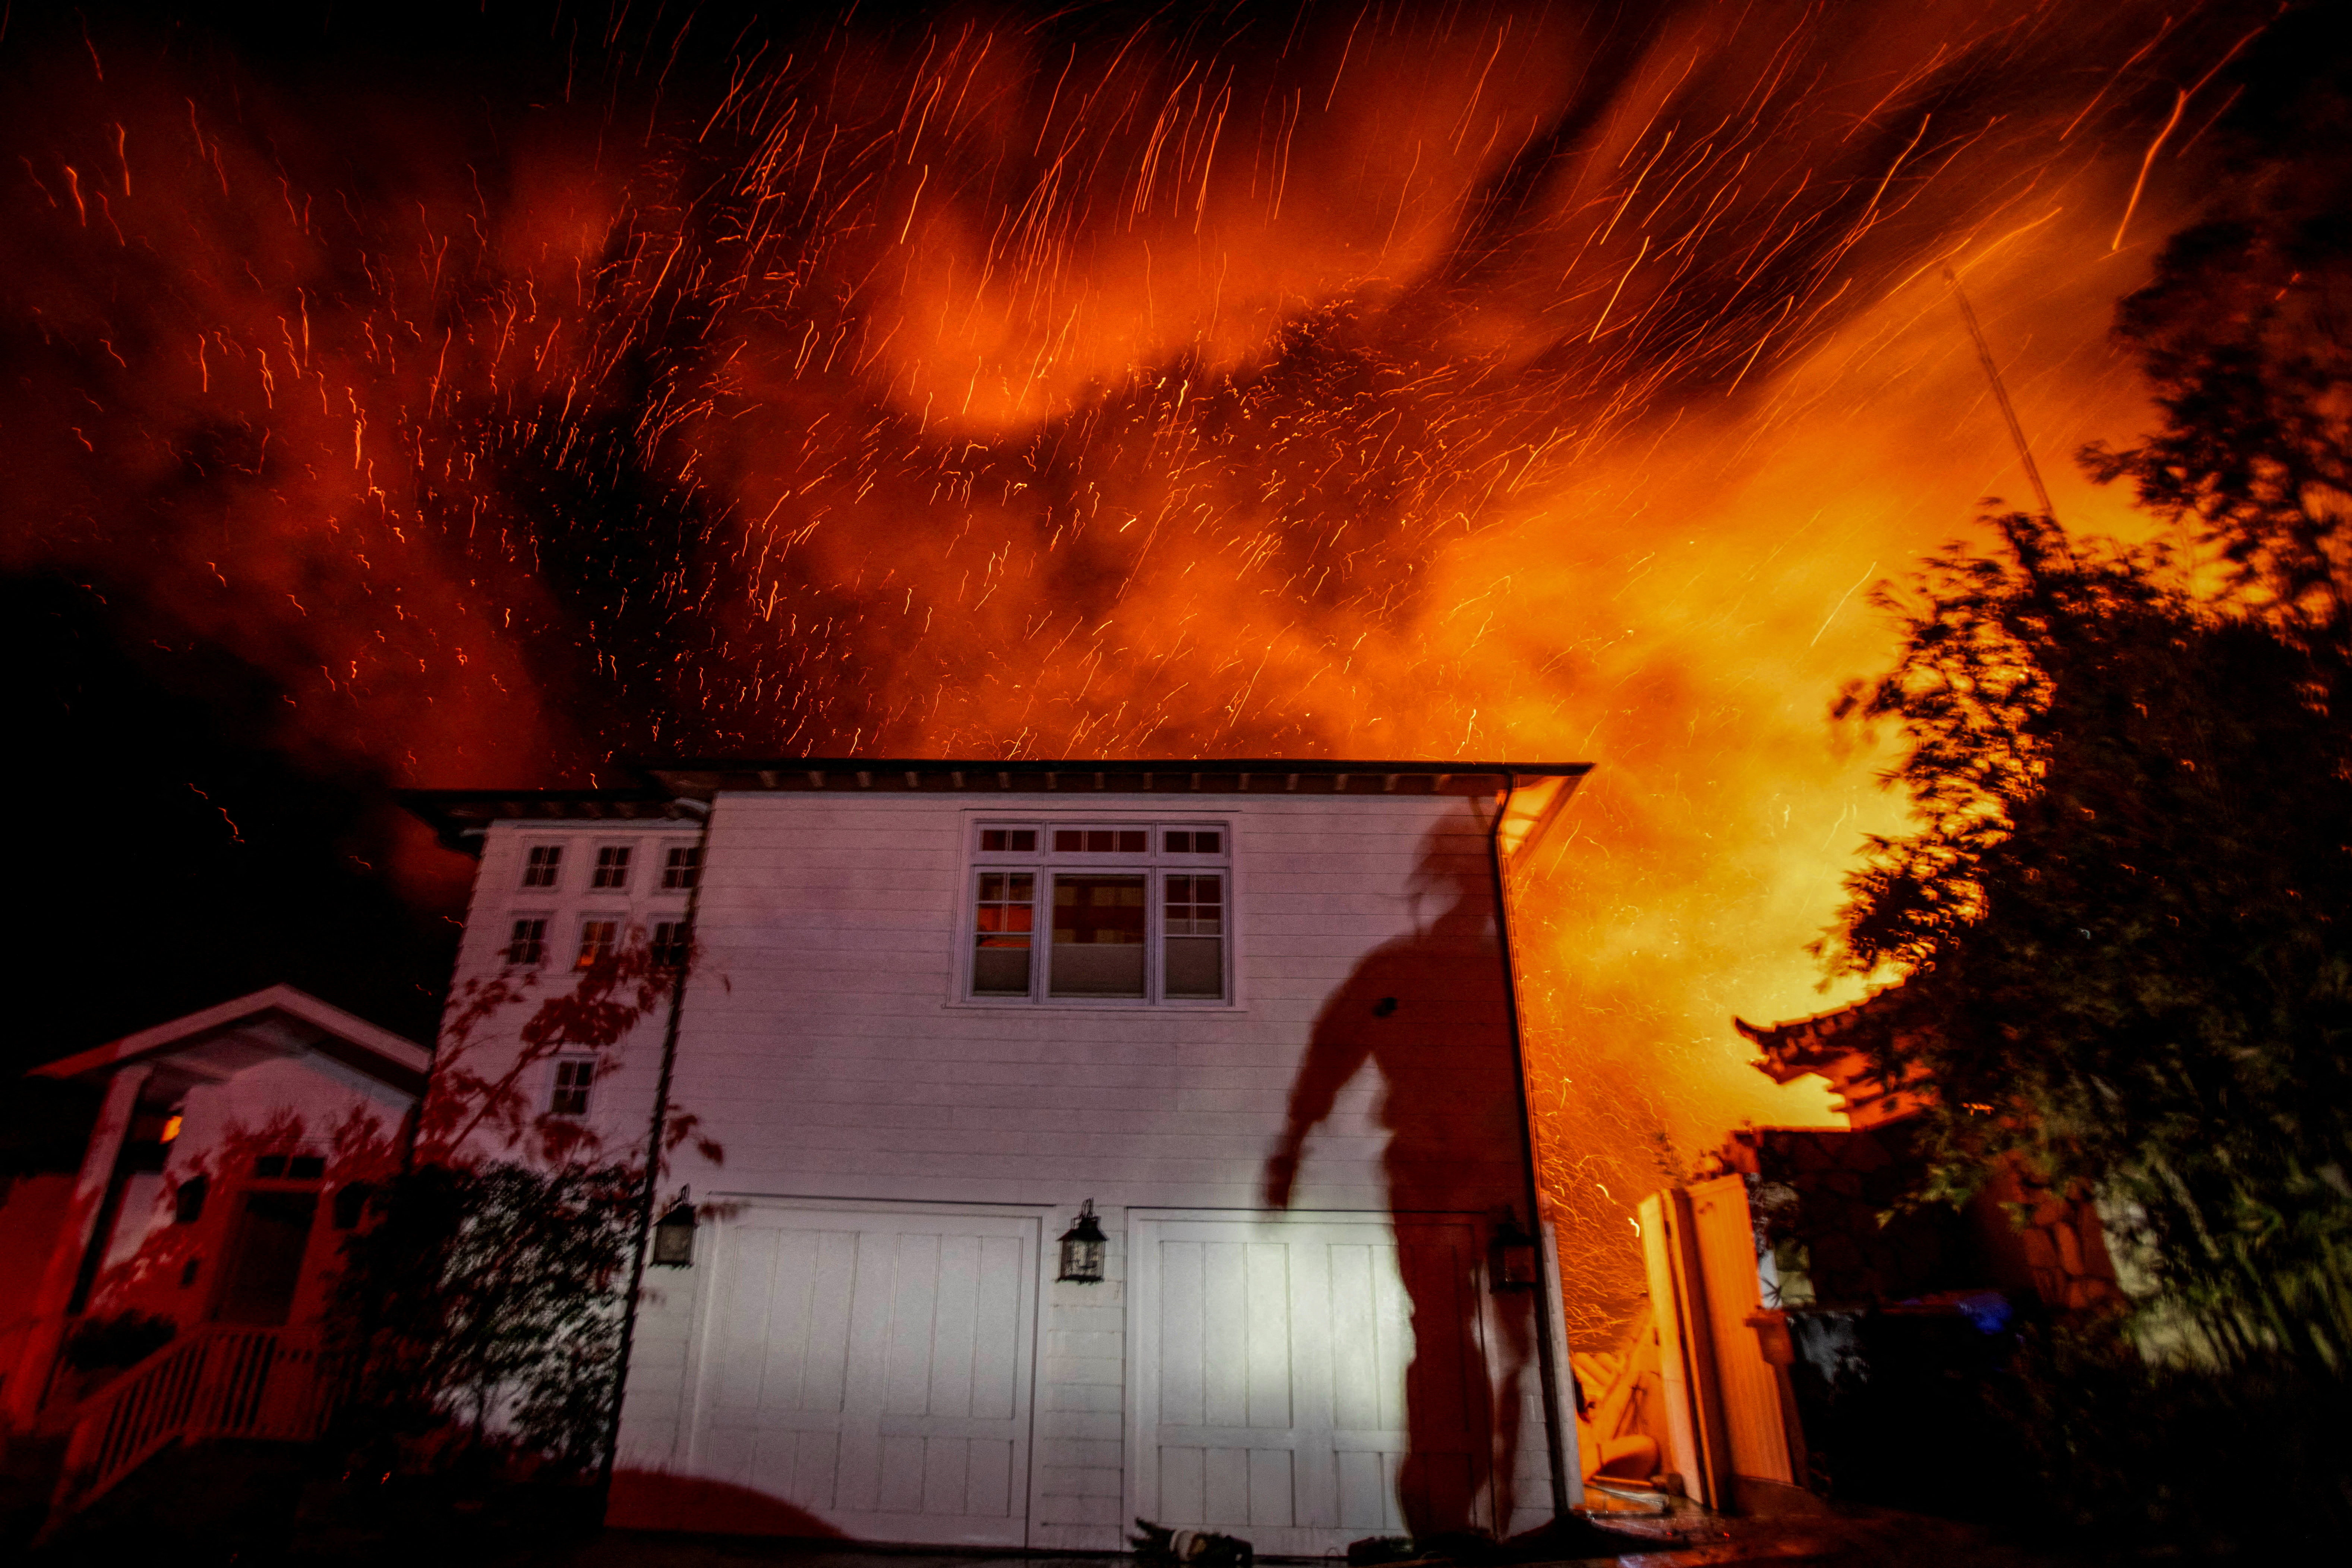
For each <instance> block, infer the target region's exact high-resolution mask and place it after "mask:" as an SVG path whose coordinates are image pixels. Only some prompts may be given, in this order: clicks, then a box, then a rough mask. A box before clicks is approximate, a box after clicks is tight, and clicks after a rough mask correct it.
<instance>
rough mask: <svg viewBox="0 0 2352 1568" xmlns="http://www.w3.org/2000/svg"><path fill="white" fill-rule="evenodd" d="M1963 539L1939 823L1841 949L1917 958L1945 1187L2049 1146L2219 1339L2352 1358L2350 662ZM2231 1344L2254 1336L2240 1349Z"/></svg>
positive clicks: (2066, 560) (1891, 862)
mask: <svg viewBox="0 0 2352 1568" xmlns="http://www.w3.org/2000/svg"><path fill="white" fill-rule="evenodd" d="M2000 526H2001V528H2002V530H2003V532H2004V535H2005V537H2006V538H2007V540H2008V542H2009V552H2008V553H2007V555H2006V557H2005V558H1979V557H1971V556H1968V555H1965V554H1962V553H1958V552H1955V553H1952V554H1948V555H1947V556H1944V557H1941V558H1939V559H1937V561H1936V562H1934V563H1932V565H1931V568H1930V572H1929V574H1928V575H1927V578H1926V579H1925V580H1924V582H1923V584H1922V587H1923V590H1924V602H1923V603H1922V604H1920V605H1916V606H1915V607H1912V608H1910V609H1908V610H1907V611H1906V612H1905V614H1904V616H1903V627H1904V632H1905V649H1904V653H1903V656H1902V658H1901V661H1900V662H1899V664H1898V666H1897V668H1895V671H1894V672H1893V673H1892V674H1890V675H1889V676H1887V677H1886V678H1885V679H1883V680H1882V681H1881V682H1879V683H1878V685H1877V686H1876V687H1875V688H1874V689H1872V690H1870V691H1868V692H1866V693H1863V694H1859V695H1857V696H1856V697H1854V698H1853V704H1854V706H1855V707H1857V708H1858V709H1859V710H1861V711H1862V712H1864V713H1865V714H1867V715H1869V716H1871V717H1874V718H1881V719H1892V720H1894V721H1897V722H1898V723H1899V724H1900V725H1901V727H1902V729H1903V732H1904V735H1905V740H1906V756H1905V760H1904V761H1903V763H1901V765H1900V766H1899V767H1898V768H1897V769H1896V770H1895V773H1894V775H1893V779H1894V782H1895V783H1896V784H1899V785H1900V787H1902V788H1904V789H1905V790H1906V791H1907V792H1908V793H1909V795H1911V798H1912V800H1913V803H1914V805H1915V807H1916V814H1917V816H1918V820H1919V823H1920V826H1919V828H1918V830H1917V831H1916V832H1915V833H1913V834H1911V835H1910V836H1908V837H1900V838H1879V839H1874V841H1873V842H1872V844H1871V847H1870V863H1869V864H1868V865H1867V866H1866V867H1865V868H1864V869H1863V870H1862V871H1860V872H1858V873H1856V874H1855V875H1854V876H1853V878H1852V879H1850V881H1849V887H1850V889H1851V891H1852V894H1853V899H1852V901H1851V903H1850V904H1849V906H1848V908H1847V910H1846V912H1845V917H1844V924H1843V931H1842V932H1841V933H1840V946H1839V949H1838V954H1839V958H1840V961H1841V962H1842V963H1844V964H1845V965H1847V966H1848V967H1850V968H1852V969H1853V970H1856V971H1860V972H1863V973H1869V972H1872V971H1875V970H1879V969H1880V968H1882V966H1884V967H1889V968H1893V969H1895V970H1898V971H1900V972H1903V973H1906V974H1908V975H1909V976H1910V979H1909V982H1908V984H1906V985H1905V987H1904V989H1903V992H1902V994H1901V997H1900V1000H1899V1003H1898V1004H1897V1005H1898V1007H1899V1009H1900V1011H1901V1012H1902V1013H1903V1014H1904V1016H1906V1018H1907V1019H1909V1020H1911V1021H1912V1022H1913V1023H1915V1024H1916V1026H1917V1027H1916V1028H1915V1029H1914V1030H1912V1031H1909V1032H1910V1034H1911V1036H1912V1037H1913V1038H1914V1040H1915V1041H1916V1042H1917V1043H1916V1046H1915V1047H1914V1048H1915V1049H1916V1051H1917V1052H1918V1053H1919V1059H1920V1061H1921V1062H1922V1064H1923V1065H1925V1066H1926V1067H1927V1068H1928V1070H1929V1071H1930V1072H1931V1074H1932V1075H1933V1077H1934V1079H1935V1081H1936V1082H1937V1086H1938V1089H1939V1101H1938V1103H1937V1107H1936V1108H1935V1110H1933V1111H1931V1112H1930V1115H1931V1117H1932V1118H1933V1128H1932V1131H1933V1137H1934V1139H1935V1141H1936V1146H1937V1155H1938V1160H1939V1163H1940V1167H1941V1170H1942V1173H1943V1174H1944V1176H1945V1178H1946V1185H1947V1186H1948V1187H1953V1188H1965V1187H1967V1186H1969V1185H1972V1184H1974V1182H1975V1181H1976V1180H1978V1179H1979V1176H1980V1174H1981V1173H1983V1172H1984V1171H1985V1170H1986V1169H1987V1162H1988V1160H1989V1157H1990V1156H1991V1155H1992V1154H1994V1153H1996V1152H2000V1151H2002V1150H2005V1149H2010V1148H2020V1149H2022V1150H2023V1151H2024V1152H2026V1153H2027V1154H2028V1155H2029V1157H2030V1161H2031V1163H2032V1165H2033V1166H2034V1167H2037V1168H2039V1169H2041V1170H2042V1171H2043V1172H2045V1173H2048V1174H2049V1175H2050V1176H2051V1177H2052V1178H2053V1179H2055V1180H2058V1181H2061V1182H2065V1181H2068V1180H2080V1181H2083V1182H2085V1183H2089V1184H2095V1185H2097V1186H2098V1187H2099V1188H2100V1190H2101V1191H2102V1192H2103V1193H2104V1194H2106V1197H2107V1198H2108V1200H2109V1202H2108V1209H2109V1212H2110V1214H2111V1215H2112V1216H2114V1217H2116V1218H2117V1219H2128V1220H2129V1221H2130V1222H2131V1224H2130V1225H2129V1226H2127V1228H2133V1229H2137V1231H2138V1232H2139V1233H2140V1234H2138V1235H2137V1237H2127V1238H2126V1239H2127V1240H2134V1241H2137V1243H2139V1244H2140V1245H2141V1246H2142V1247H2145V1248H2147V1249H2151V1261H2153V1262H2154V1263H2155V1264H2156V1265H2157V1266H2158V1268H2159V1269H2160V1272H2161V1277H2162V1280H2163V1283H2164V1285H2165V1286H2166V1288H2167V1289H2168V1297H2169V1300H2170V1302H2171V1304H2172V1305H2173V1306H2175V1307H2177V1308H2179V1309H2182V1310H2186V1311H2188V1312H2189V1314H2191V1315H2192V1316H2194V1317H2195V1318H2197V1319H2198V1320H2199V1321H2200V1324H2201V1326H2202V1327H2203V1329H2204V1330H2205V1331H2207V1332H2208V1333H2209V1334H2210V1335H2213V1336H2218V1339H2217V1342H2216V1347H2215V1348H2218V1349H2230V1348H2244V1347H2245V1346H2248V1345H2252V1344H2254V1343H2284V1344H2290V1345H2294V1346H2297V1347H2300V1348H2301V1349H2302V1350H2303V1351H2305V1352H2310V1353H2313V1354H2315V1355H2317V1356H2319V1357H2320V1358H2321V1359H2322V1360H2323V1361H2326V1362H2328V1363H2333V1362H2334V1361H2335V1360H2336V1359H2337V1358H2338V1357H2339V1356H2341V1355H2342V1354H2343V1352H2344V1351H2345V1348H2346V1345H2347V1340H2346V1337H2345V1335H2346V1330H2347V1327H2352V1323H2347V1320H2346V1318H2345V1315H2344V1309H2345V1307H2346V1305H2347V1297H2346V1295H2345V1293H2344V1291H2343V1289H2342V1281H2343V1280H2344V1279H2347V1278H2352V1272H2347V1270H2352V1201H2347V1200H2352V1190H2347V1181H2346V1172H2347V1168H2352V1159H2347V1155H2352V1054H2348V1053H2347V1043H2352V945H2347V922H2346V919H2345V917H2346V915H2347V912H2352V847H2347V837H2352V767H2348V766H2347V763H2352V747H2347V737H2346V735H2345V733H2344V731H2343V728H2342V726H2341V725H2340V724H2338V723H2337V722H2336V721H2335V720H2334V718H2333V717H2332V716H2331V714H2330V712H2329V710H2328V706H2327V697H2328V694H2329V693H2330V692H2331V691H2332V690H2333V689H2335V686H2336V679H2335V671H2334V669H2333V668H2330V661H2329V659H2328V658H2326V656H2325V655H2324V654H2321V653H2315V652H2314V651H2313V650H2312V649H2311V648H2310V647H2308V646H2307V645H2301V644H2299V643H2298V641H2297V640H2296V639H2294V638H2293V637H2290V636H2288V635H2285V634H2284V633H2282V632H2281V631H2279V630H2278V629H2277V628H2275V627H2274V626H2272V625H2270V624H2268V623H2266V622H2265V621H2263V620H2260V619H2256V618H2253V617H2251V616H2242V615H2232V614H2230V613H2228V612H2227V611H2226V610H2222V609H2216V608H2214V607H2212V606H2210V605H2200V604H2198V603H2196V602H2195V601H2193V600H2192V599H2191V598H2190V596H2189V594H2188V592H2187V590H2186V589H2185V588H2183V587H2181V586H2179V585H2177V584H2173V583H2171V582H2170V581H2169V579H2168V574H2167V571H2166V562H2165V561H2164V559H2163V557H2162V556H2161V555H2151V554H2134V553H2130V552H2124V551H2121V550H2119V549H2117V548H2115V547H2113V546H2107V545H2098V546H2087V545H2086V546H2077V545H2074V544H2072V543H2070V542H2068V541H2067V540H2066V539H2065V538H2064V536H2063V534H2061V533H2060V532H2059V531H2058V529H2057V528H2056V526H2055V525H2054V524H2053V523H2051V522H2050V521H2047V520H2036V519H2031V518H2026V517H2022V516H2017V517H2010V518H2005V519H2002V520H2000ZM2221 1342H2227V1343H2226V1344H2223V1343H2221Z"/></svg>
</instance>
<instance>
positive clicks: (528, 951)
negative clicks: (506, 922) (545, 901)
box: [507, 915, 547, 969]
mask: <svg viewBox="0 0 2352 1568" xmlns="http://www.w3.org/2000/svg"><path fill="white" fill-rule="evenodd" d="M546 957H547V921H544V920H541V919H539V918H536V917H533V916H528V915H527V916H525V917H524V918H523V919H521V920H519V921H515V923H514V930H513V931H512V932H511V933H510V934H509V936H508V938H507V962H508V963H511V964H514V965H516V966H517V967H518V968H525V969H536V968H537V967H539V965H540V963H541V962H542V961H543V960H545V959H546Z"/></svg>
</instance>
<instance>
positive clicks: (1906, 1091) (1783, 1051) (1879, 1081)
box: [1731, 985, 1932, 1127]
mask: <svg viewBox="0 0 2352 1568" xmlns="http://www.w3.org/2000/svg"><path fill="white" fill-rule="evenodd" d="M1899 990H1900V987H1898V986H1892V985H1890V986H1887V987H1885V989H1883V990H1879V991H1874V992H1872V993H1871V994H1869V995H1867V996H1865V997H1864V998H1863V999H1862V1000H1860V1001H1859V1002H1849V1003H1847V1004H1846V1005H1844V1006H1843V1007H1832V1008H1831V1009H1829V1010H1828V1011H1827V1012H1823V1013H1815V1014H1813V1015H1811V1016H1809V1017H1803V1018H1792V1019H1790V1020H1789V1021H1788V1022H1787V1023H1784V1024H1760V1025H1759V1024H1751V1023H1749V1022H1748V1020H1747V1019H1745V1018H1739V1017H1734V1018H1733V1019H1732V1020H1731V1026H1732V1027H1733V1028H1735V1029H1738V1031H1739V1032H1740V1033H1741V1034H1742V1035H1744V1036H1746V1037H1748V1039H1749V1040H1751V1041H1753V1042H1754V1043H1755V1044H1756V1045H1757V1046H1759V1047H1761V1048H1762V1050H1763V1052H1764V1054H1763V1056H1762V1057H1761V1058H1759V1059H1758V1060H1756V1061H1753V1062H1751V1063H1749V1064H1748V1065H1749V1066H1750V1067H1753V1068H1755V1069H1756V1070H1757V1071H1759V1072H1760V1073H1763V1074H1764V1075H1765V1076H1766V1077H1768V1078H1769V1079H1771V1080H1772V1081H1773V1082H1774V1083H1789V1082H1792V1081H1793V1080H1795V1079H1801V1078H1803V1077H1804V1076H1806V1075H1807V1074H1808V1073H1818V1074H1820V1075H1821V1076H1822V1078H1825V1079H1828V1080H1829V1083H1830V1088H1831V1089H1832V1090H1834V1091H1835V1092H1836V1094H1837V1100H1835V1101H1834V1102H1833V1104H1832V1110H1839V1111H1843V1113H1844V1114H1845V1117H1846V1119H1847V1121H1849V1122H1851V1123H1852V1124H1853V1126H1855V1127H1874V1126H1876V1125H1878V1124H1880V1123H1882V1122H1886V1121H1896V1120H1899V1119H1900V1118H1902V1117H1906V1116H1908V1115H1910V1114H1912V1113H1913V1112H1914V1111H1916V1110H1919V1109H1920V1107H1921V1106H1922V1105H1923V1104H1925V1103H1926V1099H1927V1094H1928V1093H1930V1092H1932V1091H1931V1090H1929V1089H1927V1087H1926V1086H1925V1084H1924V1082H1923V1081H1922V1080H1921V1075H1920V1074H1918V1073H1917V1072H1916V1071H1902V1072H1898V1073H1896V1074H1895V1075H1893V1077H1892V1079H1890V1077H1889V1075H1888V1073H1887V1072H1886V1071H1885V1068H1884V1066H1883V1064H1884V1063H1885V1060H1886V1059H1887V1058H1888V1057H1889V1056H1890V1055H1895V1054H1899V1051H1900V1047H1901V1042H1902V1039H1903V1030H1902V1028H1901V1026H1898V1025H1897V1023H1896V1021H1895V1011H1896V1005H1895V996H1896V994H1897V993H1898V992H1899Z"/></svg>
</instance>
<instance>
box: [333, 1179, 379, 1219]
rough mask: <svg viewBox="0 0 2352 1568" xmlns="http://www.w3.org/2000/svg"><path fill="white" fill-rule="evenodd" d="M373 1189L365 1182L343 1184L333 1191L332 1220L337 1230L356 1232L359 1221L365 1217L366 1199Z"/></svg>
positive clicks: (371, 1195) (373, 1192) (370, 1196)
mask: <svg viewBox="0 0 2352 1568" xmlns="http://www.w3.org/2000/svg"><path fill="white" fill-rule="evenodd" d="M374 1195H375V1188H374V1187H373V1185H371V1184H368V1183H366V1182H345V1183H344V1184H342V1185H341V1186H340V1187H337V1188H336V1189H335V1205H334V1219H335V1228H336V1229H337V1230H357V1229H358V1228H359V1226H360V1221H362V1219H365V1218H366V1217H367V1206H368V1199H370V1198H372V1197H373V1196H374Z"/></svg>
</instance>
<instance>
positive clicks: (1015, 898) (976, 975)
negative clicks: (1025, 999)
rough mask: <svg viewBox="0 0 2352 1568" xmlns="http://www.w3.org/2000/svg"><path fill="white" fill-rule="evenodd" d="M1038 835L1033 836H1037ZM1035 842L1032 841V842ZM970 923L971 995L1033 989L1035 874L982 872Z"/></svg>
mask: <svg viewBox="0 0 2352 1568" xmlns="http://www.w3.org/2000/svg"><path fill="white" fill-rule="evenodd" d="M1031 837H1032V839H1033V840H1034V837H1035V836H1034V834H1033V835H1031ZM1031 847H1032V848H1033V849H1034V847H1035V846H1034V842H1033V843H1032V845H1031ZM975 912H976V915H977V918H976V919H975V920H974V921H973V922H972V952H971V994H973V995H975V996H1026V995H1028V994H1029V953H1030V948H1031V944H1032V942H1033V941H1034V938H1035V936H1036V925H1037V878H1036V874H1035V873H1034V872H1030V871H982V873H981V874H980V900H979V904H978V906H977V909H976V911H975Z"/></svg>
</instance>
